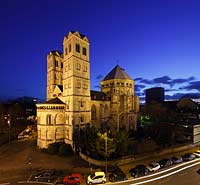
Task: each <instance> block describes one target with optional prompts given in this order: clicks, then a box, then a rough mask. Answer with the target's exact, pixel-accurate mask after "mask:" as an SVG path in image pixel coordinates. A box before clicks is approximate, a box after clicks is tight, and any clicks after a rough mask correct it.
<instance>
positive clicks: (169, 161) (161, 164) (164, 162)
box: [158, 159, 172, 168]
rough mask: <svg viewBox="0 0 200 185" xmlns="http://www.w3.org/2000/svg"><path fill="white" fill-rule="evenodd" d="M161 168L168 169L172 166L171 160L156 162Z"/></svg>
mask: <svg viewBox="0 0 200 185" xmlns="http://www.w3.org/2000/svg"><path fill="white" fill-rule="evenodd" d="M158 163H159V164H160V167H161V168H165V167H169V166H171V165H172V161H171V159H162V160H160V161H159V162H158Z"/></svg>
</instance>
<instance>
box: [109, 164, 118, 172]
mask: <svg viewBox="0 0 200 185" xmlns="http://www.w3.org/2000/svg"><path fill="white" fill-rule="evenodd" d="M107 170H108V172H114V171H116V170H120V168H119V167H118V166H117V165H114V166H108V169H107Z"/></svg>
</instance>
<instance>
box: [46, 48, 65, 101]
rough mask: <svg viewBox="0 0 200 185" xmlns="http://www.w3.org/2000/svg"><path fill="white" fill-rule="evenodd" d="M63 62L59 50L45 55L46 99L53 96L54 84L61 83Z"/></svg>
mask: <svg viewBox="0 0 200 185" xmlns="http://www.w3.org/2000/svg"><path fill="white" fill-rule="evenodd" d="M62 73H63V62H62V54H61V53H60V52H59V51H51V52H50V53H49V54H48V55H47V91H46V92H47V100H50V99H52V98H55V97H54V95H53V91H54V89H55V87H56V85H62Z"/></svg>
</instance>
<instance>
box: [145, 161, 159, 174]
mask: <svg viewBox="0 0 200 185" xmlns="http://www.w3.org/2000/svg"><path fill="white" fill-rule="evenodd" d="M147 168H148V170H149V171H150V172H153V171H157V170H159V169H160V164H159V163H157V162H154V161H153V162H151V163H150V164H149V165H148V166H147Z"/></svg>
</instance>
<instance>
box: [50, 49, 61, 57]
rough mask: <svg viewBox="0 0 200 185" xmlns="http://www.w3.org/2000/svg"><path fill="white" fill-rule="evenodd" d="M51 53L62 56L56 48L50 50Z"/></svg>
mask: <svg viewBox="0 0 200 185" xmlns="http://www.w3.org/2000/svg"><path fill="white" fill-rule="evenodd" d="M51 53H52V54H53V55H56V56H59V57H60V56H62V53H61V52H60V51H58V50H54V51H51Z"/></svg>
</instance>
